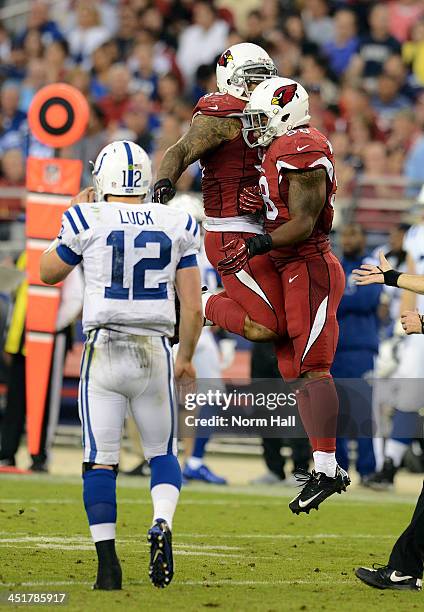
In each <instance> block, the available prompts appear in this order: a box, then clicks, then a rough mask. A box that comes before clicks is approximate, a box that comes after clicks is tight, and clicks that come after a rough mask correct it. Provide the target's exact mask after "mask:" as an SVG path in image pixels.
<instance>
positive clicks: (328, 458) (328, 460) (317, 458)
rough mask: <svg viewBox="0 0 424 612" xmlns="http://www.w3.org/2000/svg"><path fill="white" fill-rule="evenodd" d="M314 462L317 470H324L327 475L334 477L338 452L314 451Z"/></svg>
mask: <svg viewBox="0 0 424 612" xmlns="http://www.w3.org/2000/svg"><path fill="white" fill-rule="evenodd" d="M313 455H314V464H315V471H316V472H323V473H324V474H325V475H326V476H329V477H330V478H334V476H335V475H336V467H337V461H336V453H324V452H322V451H314V454H313Z"/></svg>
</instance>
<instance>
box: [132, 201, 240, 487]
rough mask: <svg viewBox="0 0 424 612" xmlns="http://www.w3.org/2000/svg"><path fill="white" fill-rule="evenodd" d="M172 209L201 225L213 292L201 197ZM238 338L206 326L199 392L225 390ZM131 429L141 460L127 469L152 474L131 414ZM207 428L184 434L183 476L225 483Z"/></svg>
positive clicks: (202, 261) (204, 413)
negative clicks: (212, 463)
mask: <svg viewBox="0 0 424 612" xmlns="http://www.w3.org/2000/svg"><path fill="white" fill-rule="evenodd" d="M169 207H170V208H175V209H178V210H180V211H183V212H185V213H187V214H188V215H190V216H191V218H192V219H195V221H196V222H197V223H198V224H199V228H200V230H199V231H200V252H199V254H198V257H197V262H198V266H199V272H200V278H201V281H202V284H203V285H206V286H207V287H209V288H210V289H211V290H212V291H214V290H216V289H217V288H218V286H219V283H220V279H219V276H218V274H217V272H216V271H215V270H214V268H213V267H212V266H211V264H210V263H209V261H208V258H207V256H206V253H205V247H204V240H203V239H204V230H203V221H204V218H205V215H204V212H203V206H202V202H201V200H200V198H199V197H198V196H195V195H190V194H178V195H176V196H175V198H173V200H172V201H171V202H170V203H169ZM177 350H178V344H176V345H174V347H173V352H174V353H175V354H176V352H177ZM234 351H235V341H234V340H231V339H230V338H223V339H221V340H220V341H219V342H218V343H217V341H216V340H215V339H214V334H213V333H212V331H211V330H210V328H209V327H204V328H203V330H202V333H201V334H200V338H199V342H198V343H197V346H196V351H195V353H194V357H193V364H194V367H195V370H196V377H197V387H196V388H197V392H198V393H201V392H205V393H206V392H207V390H208V389H218V388H220V389H222V390H224V384H223V382H222V380H221V370H222V368H223V366H224V367H228V366H229V365H230V363H231V361H232V359H233V357H234ZM212 414H213V407H211V406H202V407H201V409H200V412H199V414H198V415H197V416H198V417H200V418H207V417H208V416H211V415H212ZM127 431H128V433H129V436H130V439H131V445H132V452H134V453H135V454H137V455H138V456H139V457H140V459H141V461H140V463H139V464H138V465H137V466H136V467H135V468H134V469H133V470H131V471H129V472H126V474H127V475H129V476H148V475H149V472H150V470H149V467H148V463H147V461H145V460H144V459H143V458H142V456H143V455H142V453H143V451H142V445H141V444H140V436H139V433H138V430H137V428H136V427H134V421H133V419H132V418H131V417H129V418H128V419H127ZM205 431H206V429H205V428H203V429H202V434H201V435H200V434H199V433H198V432H197V433H196V434H195V435H194V438H193V436H191V437H188V436H187V437H184V455H185V457H186V460H185V466H184V469H183V479H184V480H185V481H186V482H189V481H191V480H198V481H202V482H207V483H210V484H218V485H224V484H227V481H226V479H225V478H222V477H221V476H218V475H217V474H215V473H214V472H213V471H212V470H211V469H210V468H209V467H208V466H207V465H205V463H204V456H205V453H206V447H207V443H208V441H209V437H207V436H205Z"/></svg>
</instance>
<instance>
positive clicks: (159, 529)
mask: <svg viewBox="0 0 424 612" xmlns="http://www.w3.org/2000/svg"><path fill="white" fill-rule="evenodd" d="M147 541H148V542H149V544H150V566H149V577H150V580H151V582H152V584H153V586H155V587H158V588H159V589H163V588H164V587H166V586H168V585H169V583H170V582H171V580H172V577H173V576H174V561H173V558H172V533H171V530H170V529H169V526H168V523H167V522H166V521H164V520H163V519H157V521H156V522H155V524H154V525H153V526H152V527H151V528H150V529H149V531H148V533H147Z"/></svg>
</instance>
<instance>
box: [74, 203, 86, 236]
mask: <svg viewBox="0 0 424 612" xmlns="http://www.w3.org/2000/svg"><path fill="white" fill-rule="evenodd" d="M74 209H75V211H76V213H77V215H78V218H79V220H80V221H81V225H82V226H83V228H84V229H85V230H88V223H87V221H86V220H85V217H84V215H83V214H82V211H81V208H80V205H79V204H77V205H76V206H74Z"/></svg>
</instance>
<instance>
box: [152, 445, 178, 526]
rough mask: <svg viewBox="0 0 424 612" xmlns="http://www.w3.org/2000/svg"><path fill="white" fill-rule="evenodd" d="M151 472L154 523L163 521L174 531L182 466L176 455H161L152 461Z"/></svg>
mask: <svg viewBox="0 0 424 612" xmlns="http://www.w3.org/2000/svg"><path fill="white" fill-rule="evenodd" d="M150 470H151V479H150V494H151V496H152V502H153V523H155V522H156V521H157V520H158V519H163V520H165V521H166V522H167V523H168V525H169V528H170V529H172V521H173V518H174V513H175V509H176V507H177V503H178V498H179V495H180V489H181V481H182V477H181V468H180V464H179V463H178V459H177V458H176V457H175V456H174V455H161V456H159V457H153V459H151V460H150Z"/></svg>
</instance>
